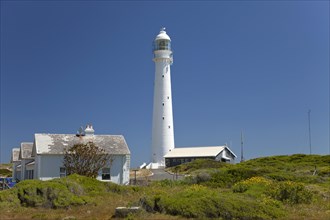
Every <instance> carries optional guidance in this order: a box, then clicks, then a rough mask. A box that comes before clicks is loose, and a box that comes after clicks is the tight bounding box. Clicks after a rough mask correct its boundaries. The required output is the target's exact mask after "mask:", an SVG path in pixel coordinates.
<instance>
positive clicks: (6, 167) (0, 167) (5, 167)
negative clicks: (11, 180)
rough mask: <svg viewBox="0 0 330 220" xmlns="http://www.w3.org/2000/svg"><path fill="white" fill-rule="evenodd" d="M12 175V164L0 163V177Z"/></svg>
mask: <svg viewBox="0 0 330 220" xmlns="http://www.w3.org/2000/svg"><path fill="white" fill-rule="evenodd" d="M11 175H12V164H0V177H10V176H11Z"/></svg>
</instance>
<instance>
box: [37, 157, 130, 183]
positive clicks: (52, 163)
mask: <svg viewBox="0 0 330 220" xmlns="http://www.w3.org/2000/svg"><path fill="white" fill-rule="evenodd" d="M63 157H64V155H47V154H43V155H37V157H36V160H35V171H34V172H35V179H40V180H50V179H53V178H59V177H60V167H63ZM113 159H114V160H113V162H112V166H111V169H110V173H111V178H110V181H111V182H114V183H117V184H128V183H129V161H127V159H129V155H115V156H113ZM97 179H98V180H102V171H99V174H98V177H97Z"/></svg>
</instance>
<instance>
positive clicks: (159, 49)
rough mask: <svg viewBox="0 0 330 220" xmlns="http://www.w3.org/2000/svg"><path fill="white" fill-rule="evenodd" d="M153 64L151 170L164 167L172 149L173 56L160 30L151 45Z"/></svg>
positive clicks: (169, 45)
mask: <svg viewBox="0 0 330 220" xmlns="http://www.w3.org/2000/svg"><path fill="white" fill-rule="evenodd" d="M153 56H154V57H153V61H154V62H155V83H154V103H153V118H152V163H151V168H154V169H155V168H156V169H157V168H158V167H164V166H165V159H164V155H165V154H167V153H168V152H169V151H170V150H171V149H174V130H173V129H174V126H173V111H172V91H171V65H172V63H173V56H172V50H171V39H170V37H169V36H168V35H167V34H166V32H165V28H162V29H161V30H160V32H159V34H158V35H157V36H156V38H155V40H154V44H153Z"/></svg>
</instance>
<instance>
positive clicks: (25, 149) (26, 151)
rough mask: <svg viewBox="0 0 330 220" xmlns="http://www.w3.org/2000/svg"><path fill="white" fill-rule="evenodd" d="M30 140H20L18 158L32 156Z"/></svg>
mask: <svg viewBox="0 0 330 220" xmlns="http://www.w3.org/2000/svg"><path fill="white" fill-rule="evenodd" d="M32 148H33V143H32V142H22V143H21V150H20V153H19V159H31V158H32Z"/></svg>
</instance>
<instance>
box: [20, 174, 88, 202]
mask: <svg viewBox="0 0 330 220" xmlns="http://www.w3.org/2000/svg"><path fill="white" fill-rule="evenodd" d="M17 197H18V199H19V200H20V202H21V204H22V205H23V206H31V207H49V208H64V207H69V206H71V205H81V204H85V203H86V202H85V201H84V200H83V199H82V198H80V197H78V196H77V195H75V194H74V193H73V192H71V191H69V189H68V188H67V186H66V185H64V184H61V183H59V182H57V181H40V180H25V181H22V182H20V183H19V184H17Z"/></svg>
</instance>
